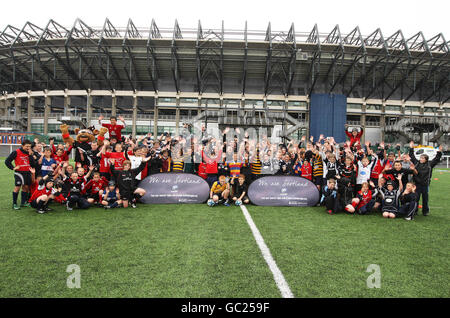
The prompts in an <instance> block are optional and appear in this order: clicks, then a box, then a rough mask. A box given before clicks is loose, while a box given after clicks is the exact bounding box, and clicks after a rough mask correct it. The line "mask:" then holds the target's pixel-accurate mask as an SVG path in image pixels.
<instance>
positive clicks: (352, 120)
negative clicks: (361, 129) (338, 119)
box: [347, 115, 361, 125]
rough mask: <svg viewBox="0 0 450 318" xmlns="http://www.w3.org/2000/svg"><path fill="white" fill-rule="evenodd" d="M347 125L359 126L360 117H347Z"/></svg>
mask: <svg viewBox="0 0 450 318" xmlns="http://www.w3.org/2000/svg"><path fill="white" fill-rule="evenodd" d="M347 124H349V125H360V124H361V116H359V115H347Z"/></svg>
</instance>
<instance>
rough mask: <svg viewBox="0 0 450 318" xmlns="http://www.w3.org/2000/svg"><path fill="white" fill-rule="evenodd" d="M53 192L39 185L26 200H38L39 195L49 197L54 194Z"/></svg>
mask: <svg viewBox="0 0 450 318" xmlns="http://www.w3.org/2000/svg"><path fill="white" fill-rule="evenodd" d="M54 192H55V191H54V190H53V188H52V189H50V190H49V189H47V187H46V186H45V185H41V186H38V188H37V189H36V190H35V191H34V192H33V195H32V196H31V198H30V199H29V200H28V202H32V201H34V200H36V199H37V198H39V197H40V196H41V195H44V194H45V195H50V194H52V193H54Z"/></svg>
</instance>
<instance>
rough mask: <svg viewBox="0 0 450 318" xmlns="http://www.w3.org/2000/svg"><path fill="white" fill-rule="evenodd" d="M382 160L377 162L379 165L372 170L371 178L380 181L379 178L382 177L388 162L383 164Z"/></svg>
mask: <svg viewBox="0 0 450 318" xmlns="http://www.w3.org/2000/svg"><path fill="white" fill-rule="evenodd" d="M381 161H382V160H380V159H378V160H377V163H376V164H375V166H374V167H373V169H372V173H371V174H370V177H371V178H372V179H378V177H379V176H380V173H381V171H383V169H384V167H385V166H386V161H385V162H383V164H381Z"/></svg>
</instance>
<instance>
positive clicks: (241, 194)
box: [230, 174, 250, 206]
mask: <svg viewBox="0 0 450 318" xmlns="http://www.w3.org/2000/svg"><path fill="white" fill-rule="evenodd" d="M235 179H236V177H235V176H234V177H233V178H231V182H230V184H231V186H233V198H232V199H233V202H234V204H235V205H237V206H240V205H241V204H242V203H245V204H248V203H249V202H250V200H249V198H248V196H247V189H248V186H247V183H246V182H245V175H243V174H240V175H239V177H238V182H237V183H235V182H234V180H235Z"/></svg>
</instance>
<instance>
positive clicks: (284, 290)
mask: <svg viewBox="0 0 450 318" xmlns="http://www.w3.org/2000/svg"><path fill="white" fill-rule="evenodd" d="M241 210H242V213H244V217H245V219H246V220H247V223H248V225H249V226H250V229H251V230H252V233H253V237H254V238H255V240H256V243H257V244H258V247H259V249H260V250H261V253H262V255H263V257H264V259H265V261H266V263H267V265H268V266H269V268H270V270H271V271H272V274H273V278H274V279H275V283H276V284H277V287H278V289H279V290H280V292H281V296H282V297H283V298H294V294H292V292H291V289H290V288H289V285H288V283H287V282H286V279H285V278H284V276H283V273H281V271H280V269H279V268H278V266H277V263H275V260H274V259H273V257H272V254H270V250H269V248H268V247H267V245H266V243H265V242H264V239H263V237H262V235H261V233H260V232H259V230H258V228H257V227H256V225H255V222H253V219H252V217H251V216H250V213H249V212H248V210H247V208H246V207H245V206H244V205H241Z"/></svg>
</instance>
